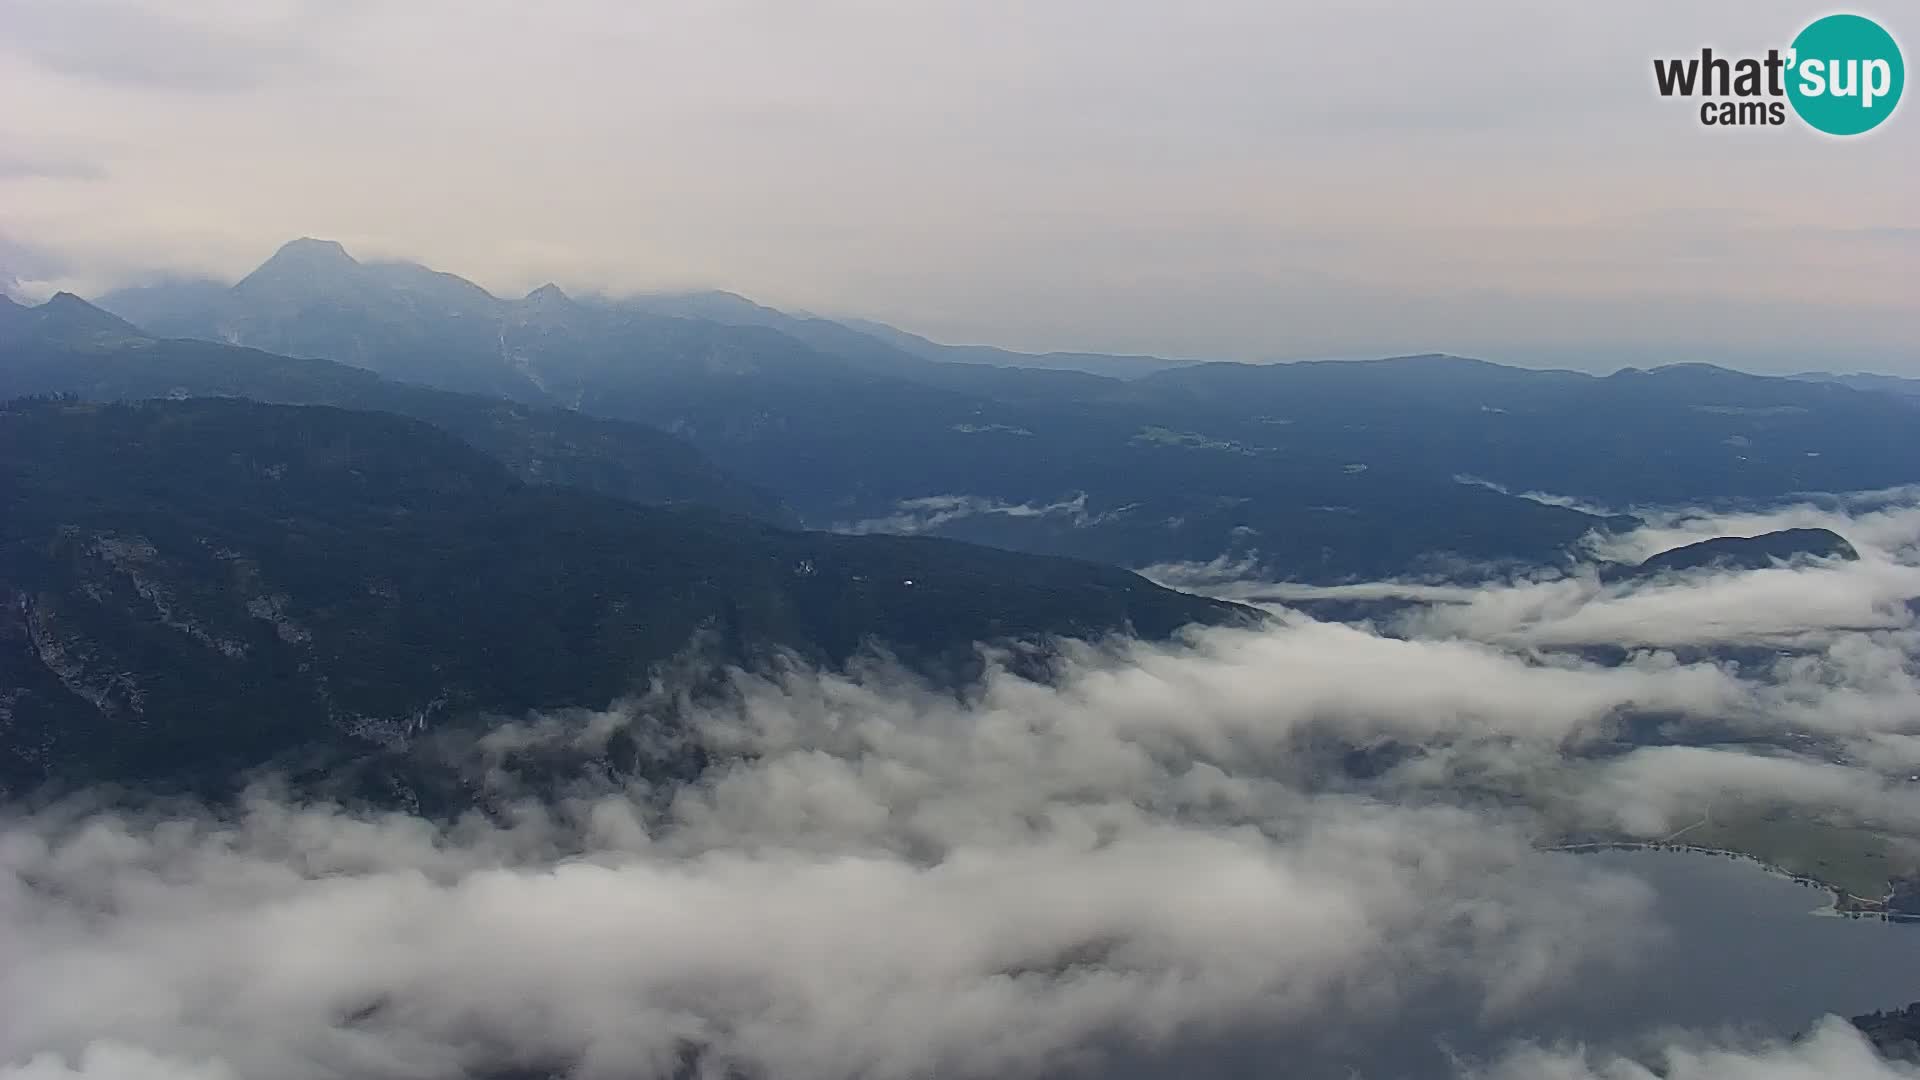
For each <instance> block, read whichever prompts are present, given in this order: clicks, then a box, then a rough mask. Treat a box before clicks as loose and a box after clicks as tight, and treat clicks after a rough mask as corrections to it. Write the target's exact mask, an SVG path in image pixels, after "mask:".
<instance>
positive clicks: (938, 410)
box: [38, 240, 1920, 581]
mask: <svg viewBox="0 0 1920 1080" xmlns="http://www.w3.org/2000/svg"><path fill="white" fill-rule="evenodd" d="M103 303H104V304H105V305H106V306H107V307H109V308H111V309H113V310H115V311H116V312H118V314H120V315H121V316H123V317H125V318H126V319H128V320H130V321H131V322H132V323H133V324H136V325H138V326H140V327H141V328H142V329H144V330H146V331H149V332H152V333H154V334H156V335H160V336H173V337H179V336H184V337H190V338H196V339H200V340H203V341H214V342H222V343H231V344H237V345H243V346H251V347H254V348H258V349H263V350H268V351H271V352H274V353H277V354H287V355H294V356H310V357H323V358H326V359H331V360H334V361H337V362H339V363H342V364H349V365H353V366H356V367H364V368H367V369H370V370H373V371H376V372H379V373H381V374H383V375H385V376H387V377H388V378H390V379H394V380H398V381H404V382H412V383H417V384H421V385H425V386H431V387H435V388H439V389H442V390H452V391H461V392H467V393H475V394H482V395H488V396H492V397H496V398H506V399H509V400H513V401H516V402H519V403H521V404H523V405H525V406H527V407H529V408H536V407H537V408H539V409H543V410H544V409H561V410H569V411H572V412H574V413H578V414H581V415H583V416H592V417H598V418H602V419H605V420H613V421H620V422H625V423H638V424H643V425H648V426H650V427H653V428H656V429H660V430H663V431H666V432H670V433H672V434H674V435H676V436H678V437H679V438H681V439H683V440H684V441H685V442H687V443H689V444H691V445H692V446H693V447H696V448H697V449H698V450H699V451H700V452H701V453H702V454H704V455H705V456H706V458H707V459H709V460H710V461H711V462H712V463H713V464H714V465H715V466H716V467H717V470H718V471H720V472H723V473H724V474H726V475H729V476H732V477H738V478H739V480H740V481H742V482H744V483H745V484H747V485H751V486H752V487H754V488H757V489H759V490H762V491H765V492H767V493H769V494H770V495H771V496H772V497H773V498H774V499H777V500H779V501H780V502H781V503H782V504H784V506H785V507H787V508H790V510H791V512H792V513H793V514H795V515H797V520H799V521H802V522H804V523H806V524H807V525H809V526H812V527H832V528H837V529H843V530H848V531H859V532H909V533H916V534H927V535H939V536H948V537H954V538H960V539H968V540H974V541H979V542H984V543H990V544H994V545H997V546H1003V547H1008V548H1014V549H1020V550H1026V551H1033V552H1041V553H1049V554H1065V555H1074V556H1080V557H1086V558H1093V559H1098V560H1101V561H1107V562H1114V563H1120V564H1123V565H1130V566H1142V565H1147V564H1152V563H1166V562H1180V561H1206V560H1212V559H1215V558H1218V557H1221V556H1225V557H1227V558H1228V559H1230V560H1232V561H1235V562H1237V563H1242V564H1245V565H1247V566H1248V567H1249V568H1250V570H1251V571H1252V572H1256V573H1260V574H1264V575H1268V576H1273V577H1287V578H1298V579H1308V580H1322V581H1325V580H1340V579H1343V578H1350V577H1362V576H1364V577H1370V576H1377V575H1381V574H1394V573H1403V572H1406V571H1407V570H1409V569H1410V568H1411V569H1419V570H1426V571H1431V572H1444V571H1445V570H1446V569H1447V568H1448V567H1456V566H1460V565H1463V564H1475V565H1477V564H1483V563H1487V562H1503V561H1524V562H1538V561H1541V560H1551V559H1553V558H1555V557H1556V555H1557V553H1558V552H1560V551H1562V550H1564V549H1566V548H1567V546H1568V545H1570V544H1571V543H1572V542H1573V541H1575V540H1577V539H1578V538H1579V537H1580V536H1581V535H1582V534H1584V533H1586V532H1588V531H1589V530H1592V529H1596V528H1609V527H1615V526H1617V525H1619V524H1621V523H1622V522H1621V521H1620V520H1618V519H1616V518H1612V517H1609V516H1608V515H1607V514H1605V513H1597V512H1589V511H1586V510H1582V509H1577V508H1575V505H1569V504H1568V503H1567V502H1566V501H1564V500H1562V501H1557V502H1552V503H1549V502H1546V501H1542V500H1537V499H1529V498H1525V497H1522V493H1527V492H1547V493H1552V494H1554V495H1558V496H1570V497H1572V499H1573V501H1574V503H1575V504H1576V505H1583V504H1597V505H1605V506H1616V507H1624V506H1631V505H1639V504H1652V503H1679V502H1692V501H1699V500H1706V499H1729V498H1731V499H1753V498H1772V497H1778V496H1780V495H1784V494H1787V493H1791V492H1796V491H1808V490H1837V489H1851V488H1860V487H1880V486H1888V485H1892V484H1899V483H1907V482H1912V481H1915V480H1920V432H1916V430H1915V425H1914V424H1913V423H1912V422H1911V420H1912V411H1911V409H1912V405H1911V401H1910V400H1909V399H1908V398H1906V397H1904V396H1902V395H1899V394H1894V393H1887V392H1884V391H1883V389H1881V388H1869V389H1856V388H1854V387H1852V386H1846V385H1841V384H1839V383H1835V382H1814V381H1808V380H1801V379H1784V378H1764V377H1759V376H1751V375H1744V374H1741V373H1738V372H1733V371H1728V370H1725V369H1720V368H1713V367H1708V366H1705V365H1675V366H1671V367H1665V368H1659V369H1655V370H1652V371H1640V370H1633V369H1629V370H1625V371H1621V372H1619V373H1616V374H1614V375H1611V376H1606V377H1595V376H1591V375H1585V374H1579V373H1575V372H1565V371H1536V370H1530V369H1521V368H1511V367H1504V366H1500V365H1495V364H1489V363H1485V362H1481V361H1476V360H1470V359H1464V358H1459V357H1447V356H1418V357H1401V358H1393V359H1386V360H1378V361H1362V362H1320V363H1293V364H1273V365H1242V364H1221V363H1208V364H1180V365H1176V364H1174V363H1173V362H1171V361H1160V360H1157V359H1154V358H1114V357H1075V356H1054V357H1051V358H1048V357H1030V356H1024V355H1023V354H1017V353H1007V352H1002V351H998V350H991V349H978V348H973V347H957V346H943V345H937V344H935V343H933V342H929V341H926V340H925V339H921V338H916V337H914V336H912V335H908V334H903V333H901V332H898V331H894V330H891V329H890V328H885V327H880V326H877V325H875V324H867V323H842V322H835V321H831V320H826V319H820V318H815V317H810V316H804V315H791V314H788V313H784V312H780V311H777V310H775V309H772V308H769V307H765V306H763V305H759V304H755V303H753V302H752V301H750V300H747V299H745V298H742V297H739V296H734V295H732V294H727V293H690V294H676V295H670V296H653V297H639V298H631V299H624V300H617V301H609V300H598V299H577V298H573V297H569V296H567V295H566V294H565V293H563V292H562V291H561V290H559V289H557V288H553V287H551V286H547V287H543V288H540V289H536V290H534V291H533V292H532V293H530V294H529V295H527V296H525V297H522V298H519V299H501V298H496V297H493V296H491V295H490V294H488V293H487V292H486V291H485V290H483V289H481V288H479V287H478V286H476V285H474V284H472V283H471V282H467V281H465V280H463V279H460V278H457V277H453V276H452V275H448V274H443V273H439V272H436V271H433V270H430V269H428V268H426V267H421V266H417V265H413V264H404V263H386V264H379V263H375V264H363V263H360V262H358V261H356V260H354V259H353V258H352V257H351V256H350V255H349V254H348V253H347V252H346V251H344V250H343V249H341V248H340V247H339V245H337V244H332V243H328V242H325V241H317V240H300V241H295V242H293V243H291V244H288V245H287V246H286V247H284V248H282V249H281V251H279V252H278V253H276V254H275V255H274V256H273V257H272V258H271V259H269V260H268V261H267V262H266V263H265V264H263V265H262V266H261V267H260V268H259V269H258V270H256V271H254V272H253V273H252V274H250V275H248V276H247V277H246V278H245V279H243V280H242V281H240V282H239V283H238V284H236V285H234V286H232V287H217V286H211V285H208V284H206V283H186V284H176V285H173V286H168V287H151V288H147V289H144V290H133V291H129V292H124V293H118V294H113V295H110V296H108V297H105V298H103ZM120 332H121V333H122V334H124V330H122V331H120ZM110 337H111V335H109V338H110ZM101 341H106V346H107V347H109V348H119V349H121V350H122V351H128V350H131V349H133V348H134V346H133V345H132V344H131V343H128V342H125V341H123V342H121V343H120V344H119V345H118V346H114V345H112V343H111V341H108V340H106V339H100V340H97V341H96V342H95V345H96V346H99V345H100V344H101ZM48 347H50V348H65V349H75V348H78V347H79V346H77V345H75V344H72V343H67V344H57V345H53V346H48ZM185 348H186V346H184V345H177V344H170V345H169V349H170V350H183V349H185ZM101 351H102V350H101V348H99V347H96V348H95V353H96V355H98V354H99V353H100V352H101ZM156 355H157V354H156ZM169 355H178V353H177V351H176V352H172V353H170V354H169ZM196 355H197V356H199V357H200V359H199V362H200V363H201V364H202V370H203V373H204V369H205V367H206V366H207V365H215V366H218V365H220V364H232V363H233V362H234V361H236V360H237V359H238V354H222V355H221V357H220V358H219V359H218V360H217V361H216V360H215V359H213V354H211V353H208V354H196ZM956 361H966V362H956ZM94 362H95V363H101V362H103V361H99V360H96V361H94ZM112 363H113V364H116V365H118V366H117V367H116V368H115V370H116V371H117V372H124V371H125V370H127V367H128V364H127V363H126V362H122V361H113V362H112ZM131 363H133V364H135V365H137V364H138V361H132V362H131ZM283 363H284V362H283ZM1075 365H1078V367H1081V368H1098V367H1101V366H1102V365H1106V366H1107V368H1108V369H1109V370H1114V371H1116V372H1120V373H1124V374H1126V375H1129V376H1132V377H1131V378H1117V377H1109V376H1103V375H1098V374H1092V373H1089V371H1086V370H1077V369H1075ZM1116 365H1117V366H1116ZM54 367H55V368H56V369H57V368H58V365H54ZM76 368H77V369H84V366H83V365H76ZM222 378H225V377H224V376H223V377H222ZM115 380H119V381H118V382H116V381H115ZM58 381H59V380H58V379H52V378H42V379H40V380H39V383H38V386H39V387H40V388H43V389H71V390H73V391H74V392H78V393H82V394H86V395H89V396H100V397H127V396H139V395H140V394H141V393H143V392H146V391H145V390H144V389H143V388H141V387H136V386H133V385H132V384H130V383H129V382H127V381H125V380H124V378H123V377H122V376H121V375H118V374H116V375H115V376H114V377H113V379H109V380H105V381H96V382H95V383H93V384H92V385H68V386H58V385H54V384H55V383H57V382H58ZM78 381H79V380H78V379H77V378H74V379H70V380H69V382H70V383H73V382H78ZM218 381H219V380H215V379H212V378H211V377H210V376H205V377H199V376H197V377H196V379H193V380H189V379H181V380H179V381H178V382H177V383H176V384H175V385H176V387H177V388H179V389H182V390H183V391H184V392H186V393H204V392H222V391H218V390H209V389H205V388H204V387H208V386H210V385H212V384H214V383H217V382H218ZM229 385H231V382H229ZM225 392H247V391H242V390H228V391H225ZM285 399H286V398H281V400H285ZM300 400H310V399H300ZM345 403H348V404H356V403H353V402H345ZM357 404H361V405H362V406H363V407H364V406H365V404H366V403H365V402H361V403H357ZM377 407H389V408H393V407H394V406H377ZM401 411H408V410H406V409H402V410H401ZM419 412H420V410H419V409H418V408H413V409H411V411H410V412H409V414H410V415H417V414H418V413H419ZM541 415H543V416H544V415H547V414H546V413H544V412H543V413H542V414H541ZM555 422H557V421H555ZM463 437H468V438H469V441H470V442H472V441H475V440H474V439H472V438H471V437H469V436H463ZM475 444H476V445H480V444H479V443H478V442H476V443H475ZM483 448H484V447H483ZM492 452H495V453H496V456H498V455H499V451H498V450H497V449H496V450H494V451H492ZM1582 501H1584V503H1582ZM735 505H738V504H737V503H736V504H735Z"/></svg>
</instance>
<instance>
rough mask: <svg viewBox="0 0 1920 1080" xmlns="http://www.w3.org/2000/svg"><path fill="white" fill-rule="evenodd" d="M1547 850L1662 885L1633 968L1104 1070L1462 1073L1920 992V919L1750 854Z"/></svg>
mask: <svg viewBox="0 0 1920 1080" xmlns="http://www.w3.org/2000/svg"><path fill="white" fill-rule="evenodd" d="M1548 857H1550V858H1564V859H1583V860H1592V861H1593V862H1594V863H1598V864H1601V865H1604V866H1605V867H1607V868H1608V869H1610V870H1614V871H1621V872H1626V873H1631V874H1634V875H1636V876H1638V877H1640V878H1642V879H1644V880H1646V881H1647V882H1648V883H1649V884H1650V885H1652V886H1653V888H1654V890H1655V892H1656V894H1657V897H1658V899H1657V902H1656V905H1655V908H1654V917H1655V918H1656V919H1657V920H1658V921H1659V923H1660V924H1661V926H1662V927H1663V928H1664V931H1665V933H1664V939H1663V940H1662V941H1661V942H1660V943H1659V944H1658V945H1657V946H1655V947H1651V948H1648V949H1646V950H1645V951H1644V955H1643V956H1641V957H1640V958H1639V961H1640V962H1639V964H1638V966H1637V967H1636V968H1635V970H1634V971H1633V972H1632V973H1631V974H1629V975H1623V976H1612V977H1596V978H1594V979H1593V980H1591V981H1589V982H1587V983H1584V984H1582V985H1580V986H1577V987H1574V988H1572V989H1570V990H1568V991H1566V992H1564V993H1561V994H1558V995H1554V996H1552V997H1551V998H1545V999H1543V1000H1542V1001H1541V1002H1540V1003H1539V1004H1538V1005H1537V1007H1535V1008H1534V1009H1533V1010H1532V1011H1530V1012H1529V1013H1527V1014H1525V1015H1520V1016H1515V1017H1511V1018H1509V1019H1507V1020H1506V1021H1504V1022H1502V1023H1500V1024H1499V1025H1498V1026H1496V1027H1491V1028H1489V1027H1488V1026H1486V1025H1485V1024H1484V1023H1483V1022H1482V1021H1481V1020H1480V1019H1479V1018H1478V1017H1477V1016H1476V1015H1475V1013H1474V1011H1473V1007H1472V1003H1471V1002H1470V1001H1467V1000H1466V999H1465V997H1464V996H1462V997H1461V999H1460V1000H1436V1001H1422V1002H1415V1003H1413V1004H1411V1005H1410V1006H1409V1007H1408V1008H1407V1009H1406V1010H1404V1011H1403V1012H1402V1013H1400V1014H1399V1015H1398V1016H1396V1017H1394V1018H1392V1019H1391V1021H1389V1022H1388V1023H1387V1024H1386V1025H1385V1026H1383V1027H1381V1028H1379V1029H1378V1030H1375V1031H1373V1032H1371V1033H1369V1034H1368V1035H1367V1036H1364V1037H1362V1038H1360V1039H1357V1040H1352V1041H1351V1042H1349V1043H1348V1044H1347V1045H1343V1046H1341V1047H1339V1048H1338V1049H1333V1048H1329V1047H1327V1046H1305V1045H1301V1044H1300V1043H1299V1041H1298V1040H1297V1039H1295V1038H1287V1039H1281V1038H1268V1037H1263V1036H1261V1035H1259V1034H1252V1035H1248V1036H1245V1037H1243V1038H1239V1039H1235V1040H1232V1041H1231V1042H1230V1043H1227V1044H1222V1043H1219V1042H1214V1043H1212V1044H1210V1045H1207V1046H1205V1047H1200V1046H1188V1047H1185V1048H1183V1049H1181V1050H1179V1051H1176V1052H1174V1053H1172V1054H1170V1055H1167V1056H1166V1057H1160V1058H1157V1059H1156V1060H1154V1061H1151V1062H1148V1061H1131V1062H1126V1063H1123V1064H1119V1065H1117V1066H1116V1067H1114V1068H1111V1069H1105V1070H1102V1075H1103V1076H1105V1077H1108V1078H1112V1080H1120V1078H1127V1080H1133V1078H1141V1080H1144V1078H1146V1077H1168V1076H1181V1077H1194V1078H1198V1077H1206V1078H1208V1080H1228V1078H1233V1080H1242V1078H1245V1080H1253V1078H1256V1077H1258V1078H1262V1080H1265V1078H1270V1077H1273V1076H1276V1075H1278V1076H1289V1077H1307V1078H1320V1077H1328V1078H1340V1080H1349V1078H1353V1077H1364V1078H1366V1080H1403V1078H1406V1080H1426V1078H1433V1077H1452V1076H1454V1075H1455V1073H1454V1071H1453V1070H1452V1069H1451V1068H1450V1067H1449V1066H1448V1064H1447V1051H1448V1049H1451V1050H1452V1051H1454V1052H1457V1053H1459V1054H1461V1055H1463V1056H1466V1057H1469V1058H1485V1057H1489V1056H1493V1055H1494V1054H1496V1053H1497V1052H1498V1051H1499V1050H1500V1049H1501V1048H1502V1047H1503V1046H1505V1045H1507V1044H1509V1043H1510V1042H1512V1041H1513V1040H1516V1039H1530V1040H1535V1041H1540V1042H1556V1041H1568V1042H1583V1043H1586V1044H1587V1045H1589V1046H1593V1047H1627V1048H1630V1047H1632V1046H1634V1045H1635V1044H1636V1043H1637V1042H1641V1041H1643V1040H1646V1039H1649V1038H1651V1037H1653V1036H1655V1035H1657V1034H1658V1033H1659V1032H1660V1031H1661V1030H1662V1029H1666V1028H1672V1027H1685V1028H1692V1029H1696V1030H1705V1031H1709V1032H1712V1031H1720V1030H1731V1031H1737V1032H1746V1033H1752V1034H1755V1035H1760V1036H1772V1037H1785V1036H1791V1035H1793V1034H1796V1033H1799V1032H1802V1031H1805V1030H1806V1029H1807V1028H1809V1027H1810V1026H1811V1025H1812V1024H1813V1022H1814V1021H1815V1020H1817V1019H1818V1018H1819V1017H1821V1016H1824V1015H1826V1014H1827V1013H1835V1014H1838V1015H1840V1016H1853V1015H1858V1014H1860V1013H1865V1012H1871V1011H1873V1010H1875V1009H1885V1008H1892V1007H1897V1006H1902V1005H1905V1004H1906V1003H1908V1002H1910V1001H1915V1000H1920V924H1915V923H1892V922H1885V921H1882V920H1880V919H1877V918H1876V919H1864V918H1863V919H1849V918H1845V917H1840V916H1836V915H1831V914H1828V915H1819V914H1815V912H1816V911H1820V910H1822V909H1826V908H1828V906H1829V902H1830V894H1828V893H1827V892H1826V891H1825V890H1822V889H1815V888H1809V887H1807V886H1804V885H1799V884H1796V883H1794V882H1793V881H1791V880H1788V879H1787V878H1784V877H1780V876H1777V875H1774V874H1771V873H1769V872H1767V871H1766V870H1765V869H1763V868H1762V867H1760V866H1759V865H1758V864H1756V863H1753V862H1751V861H1748V860H1745V859H1729V858H1726V857H1724V856H1713V855H1703V854H1697V853H1691V852H1679V851H1671V852H1670V851H1604V852H1598V853H1593V854H1582V855H1572V854H1557V855H1552V856H1548Z"/></svg>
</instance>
